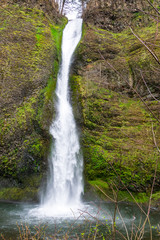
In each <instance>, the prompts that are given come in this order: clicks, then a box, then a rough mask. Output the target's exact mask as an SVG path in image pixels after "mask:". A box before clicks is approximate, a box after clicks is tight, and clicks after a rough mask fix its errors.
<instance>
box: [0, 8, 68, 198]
mask: <svg viewBox="0 0 160 240" xmlns="http://www.w3.org/2000/svg"><path fill="white" fill-rule="evenodd" d="M0 22H1V26H0V32H1V46H0V90H1V96H0V102H1V111H0V117H1V120H0V175H1V177H2V179H1V189H2V191H0V192H1V193H0V199H1V198H2V199H12V200H22V199H23V198H25V199H26V198H29V199H32V198H33V196H31V195H30V197H29V186H27V183H28V184H29V182H30V179H32V176H33V175H36V176H38V175H39V176H40V177H38V178H34V180H33V182H34V185H35V186H33V187H32V188H33V189H32V190H33V191H31V192H32V195H35V194H36V193H37V188H38V187H39V185H40V182H41V178H42V176H43V174H42V173H43V172H45V169H46V160H47V154H48V150H49V144H50V135H49V131H48V130H49V125H50V123H51V120H52V117H53V112H54V109H53V102H52V99H53V93H54V89H55V85H56V75H57V72H58V64H59V59H60V44H61V37H62V30H63V27H64V24H65V23H66V20H64V19H61V20H60V19H59V25H56V24H55V22H53V21H51V20H50V19H49V18H47V17H46V14H44V12H43V11H41V10H39V9H37V8H29V6H24V5H23V4H20V5H18V4H9V5H8V4H6V5H3V8H0ZM35 179H38V184H36V181H35ZM3 183H4V184H3ZM4 187H8V189H7V190H5V189H3V188H4ZM12 187H14V189H11V188H12ZM19 188H25V189H24V190H23V189H22V190H21V191H20V190H19ZM6 191H7V192H6ZM19 191H20V193H19ZM12 193H13V194H12ZM16 193H17V194H16ZM34 193H35V194H34ZM12 195H15V196H14V197H13V196H12ZM7 196H8V197H7ZM34 199H35V196H34Z"/></svg>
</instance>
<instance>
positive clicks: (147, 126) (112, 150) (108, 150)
mask: <svg viewBox="0 0 160 240" xmlns="http://www.w3.org/2000/svg"><path fill="white" fill-rule="evenodd" d="M86 21H87V25H85V30H84V37H83V39H82V41H81V45H80V48H79V50H78V56H77V62H76V63H77V64H76V69H75V76H73V77H72V85H73V87H72V89H73V93H74V94H75V96H74V97H73V98H72V100H73V106H75V101H76V100H78V106H79V105H80V107H79V111H80V110H81V109H82V116H83V121H82V120H81V122H80V123H81V125H82V126H83V138H82V145H83V152H84V161H85V170H84V171H85V176H86V178H87V180H88V181H89V182H90V183H94V182H97V181H99V180H100V181H103V182H105V183H107V184H108V189H109V191H111V189H112V187H113V186H114V185H116V186H117V189H118V191H120V193H121V195H123V194H122V193H123V192H122V191H124V190H126V188H127V189H129V190H130V191H131V192H132V193H133V192H135V193H136V194H137V193H140V195H139V196H140V197H142V195H144V196H143V197H142V202H144V201H147V200H148V199H149V194H150V190H151V186H152V183H153V178H154V174H155V169H156V166H157V173H156V174H157V177H156V182H155V186H154V191H157V190H158V189H159V186H160V185H159V184H160V165H159V161H158V159H159V153H158V151H157V149H156V147H155V145H154V142H153V132H152V127H153V129H154V132H155V136H156V141H157V144H158V145H159V144H160V142H159V139H160V135H159V122H158V120H157V119H159V113H158V112H159V101H158V99H160V94H159V90H158V88H159V87H158V86H159V65H158V63H157V62H156V61H155V59H154V58H153V56H152V55H151V54H150V52H149V51H148V50H147V49H146V47H145V46H144V45H143V44H142V43H141V42H140V41H139V40H138V39H137V38H136V37H135V36H134V34H133V33H132V31H131V29H130V28H126V29H125V30H123V31H122V32H119V33H115V32H112V31H108V30H105V29H100V28H98V27H95V25H93V24H90V21H88V20H86ZM98 26H99V25H98ZM157 26H159V25H158V23H156V24H155V23H154V21H150V22H147V24H143V25H141V27H137V28H135V29H134V32H135V33H136V35H138V36H140V38H141V39H143V40H145V42H146V43H147V44H149V46H150V47H151V46H152V51H154V52H155V53H156V55H157V57H158V58H159V57H160V50H159V47H158V41H159V40H160V34H159V33H158V32H157V31H156V29H157ZM155 34H156V37H155V38H154V36H155ZM77 66H78V67H79V69H78V70H77V68H78V67H77ZM74 94H73V95H74ZM139 96H140V97H139ZM80 103H81V104H80ZM77 112H78V111H77V110H75V114H76V117H77V121H78V122H79V114H78V113H77ZM157 163H158V165H157ZM93 185H94V184H93ZM104 189H106V188H104ZM107 191H108V190H107ZM124 195H125V193H124ZM137 199H139V197H138V196H137ZM138 201H140V199H139V200H138Z"/></svg>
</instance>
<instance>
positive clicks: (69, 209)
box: [29, 203, 87, 218]
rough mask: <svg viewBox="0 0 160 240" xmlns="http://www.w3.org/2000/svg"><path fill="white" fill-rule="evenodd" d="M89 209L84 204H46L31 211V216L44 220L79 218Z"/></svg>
mask: <svg viewBox="0 0 160 240" xmlns="http://www.w3.org/2000/svg"><path fill="white" fill-rule="evenodd" d="M86 208H87V206H84V205H83V204H82V203H79V204H72V205H69V204H68V205H62V204H55V205H54V204H45V205H40V206H39V207H37V208H35V209H32V210H30V212H29V215H31V216H37V217H40V218H41V217H42V218H48V217H53V218H79V217H80V215H81V214H82V212H83V211H84V210H85V209H86Z"/></svg>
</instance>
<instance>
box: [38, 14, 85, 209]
mask: <svg viewBox="0 0 160 240" xmlns="http://www.w3.org/2000/svg"><path fill="white" fill-rule="evenodd" d="M81 32H82V19H80V18H78V19H74V20H71V21H69V22H68V24H67V25H66V27H65V29H64V31H63V38H62V60H61V66H60V70H59V74H58V79H57V87H56V97H57V101H56V118H55V120H54V121H53V122H52V124H51V127H50V133H51V135H52V137H53V144H52V149H51V154H50V157H49V169H50V170H49V177H48V183H47V189H46V193H45V196H44V198H43V203H42V205H43V206H44V207H46V208H48V209H53V210H54V211H58V209H60V210H62V209H63V208H66V207H68V206H69V207H72V206H75V205H76V206H78V204H80V198H81V194H82V192H83V179H82V170H83V158H82V155H81V152H80V144H79V139H78V133H77V129H76V123H75V120H74V116H73V111H72V107H71V104H70V97H69V87H68V82H69V70H70V65H71V62H72V56H73V53H74V51H75V49H76V46H77V44H78V42H79V41H80V38H81Z"/></svg>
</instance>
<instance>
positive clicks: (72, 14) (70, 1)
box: [57, 0, 82, 20]
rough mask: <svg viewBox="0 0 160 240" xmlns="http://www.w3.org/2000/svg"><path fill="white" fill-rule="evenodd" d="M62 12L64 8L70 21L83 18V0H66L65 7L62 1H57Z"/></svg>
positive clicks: (64, 12)
mask: <svg viewBox="0 0 160 240" xmlns="http://www.w3.org/2000/svg"><path fill="white" fill-rule="evenodd" d="M57 2H58V4H59V8H60V10H62V8H63V14H64V15H65V16H66V17H67V18H68V20H73V19H76V18H81V16H82V1H81V0H65V1H64V6H63V7H62V5H63V3H62V2H63V1H62V0H57Z"/></svg>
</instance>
